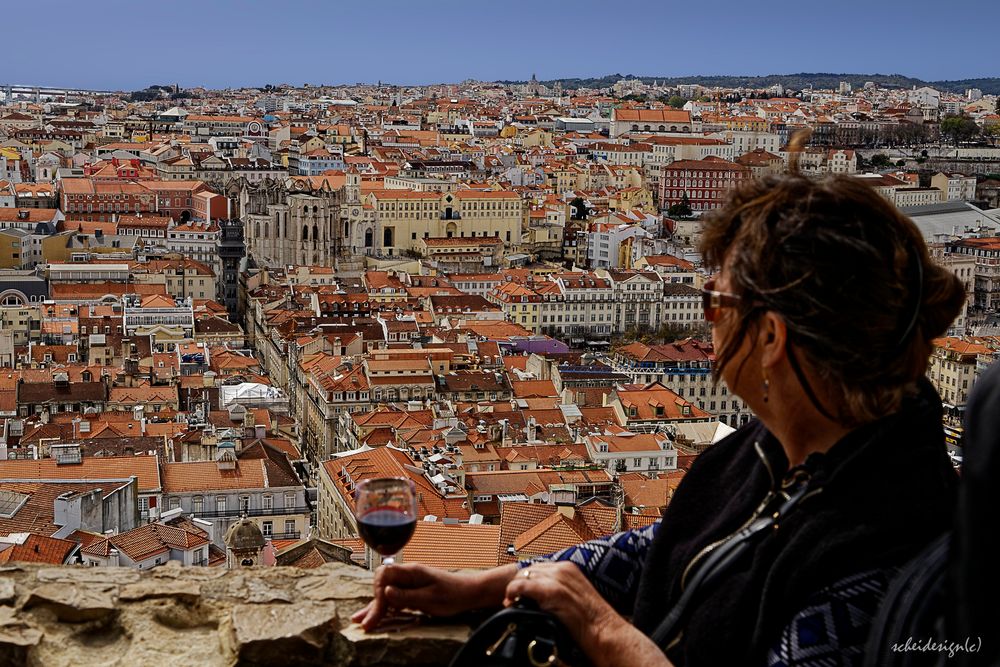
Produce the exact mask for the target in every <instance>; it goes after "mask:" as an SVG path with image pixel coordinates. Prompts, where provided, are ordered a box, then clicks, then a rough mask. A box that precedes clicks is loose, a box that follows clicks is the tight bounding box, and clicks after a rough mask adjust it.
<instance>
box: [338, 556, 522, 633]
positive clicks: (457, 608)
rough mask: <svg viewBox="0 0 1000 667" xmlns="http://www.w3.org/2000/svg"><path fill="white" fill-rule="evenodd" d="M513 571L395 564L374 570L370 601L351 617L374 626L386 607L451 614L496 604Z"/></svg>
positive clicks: (509, 567) (513, 568)
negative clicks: (456, 569)
mask: <svg viewBox="0 0 1000 667" xmlns="http://www.w3.org/2000/svg"><path fill="white" fill-rule="evenodd" d="M515 572H516V566H514V565H505V566H503V567H498V568H493V569H492V570H487V571H485V572H476V573H457V572H448V571H446V570H439V569H436V568H432V567H427V566H425V565H418V564H415V563H414V564H406V563H402V564H398V565H396V564H394V565H389V566H385V565H383V566H382V567H380V568H378V569H377V570H376V571H375V592H374V597H373V598H372V601H371V602H369V603H368V604H367V605H366V606H365V607H364V608H363V609H360V610H359V611H357V612H356V613H355V614H354V615H353V616H351V620H352V621H354V622H355V623H360V624H361V627H363V628H364V629H365V631H369V632H370V631H371V630H374V629H375V627H376V626H377V625H378V623H379V621H380V620H382V618H383V617H384V616H385V614H386V612H387V611H388V610H389V609H413V610H415V611H422V612H424V613H427V614H431V615H432V616H451V615H453V614H459V613H461V612H463V611H469V610H470V609H479V608H483V607H489V606H498V605H499V604H500V602H501V600H502V599H503V591H504V587H506V585H507V582H509V581H510V579H511V577H513V576H514V574H515Z"/></svg>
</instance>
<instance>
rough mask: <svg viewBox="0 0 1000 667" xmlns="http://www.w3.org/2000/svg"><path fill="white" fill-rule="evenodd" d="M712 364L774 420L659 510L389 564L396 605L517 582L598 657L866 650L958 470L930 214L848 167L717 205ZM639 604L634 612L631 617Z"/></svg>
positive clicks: (955, 298)
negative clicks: (464, 564) (932, 373)
mask: <svg viewBox="0 0 1000 667" xmlns="http://www.w3.org/2000/svg"><path fill="white" fill-rule="evenodd" d="M701 246H702V248H701V249H702V253H703V256H704V259H705V262H706V264H707V265H709V266H711V267H713V268H715V269H717V270H718V273H717V274H716V277H715V279H714V282H713V283H710V284H707V285H706V290H705V306H706V313H705V314H706V318H707V319H708V320H709V321H711V322H712V324H713V329H712V337H713V341H714V344H715V350H716V355H717V356H716V362H715V372H716V376H717V377H721V378H722V379H723V380H725V382H726V384H727V385H728V386H729V387H730V389H731V390H732V391H733V392H734V393H736V394H737V395H739V396H740V397H741V398H743V400H744V401H746V403H747V404H748V405H749V406H750V407H751V408H752V410H753V412H754V414H755V415H756V416H757V419H756V420H754V421H752V422H751V423H749V424H747V425H746V426H744V427H742V428H740V429H739V430H738V431H737V432H735V433H733V434H731V435H730V436H729V437H727V438H726V439H724V440H722V441H720V442H719V443H717V444H716V445H714V446H713V447H710V448H709V449H708V450H707V451H705V452H704V453H703V454H702V455H701V456H699V457H698V459H697V460H696V461H695V463H694V464H693V465H692V467H691V470H690V471H689V473H688V474H687V476H686V477H685V478H684V480H683V482H682V483H681V485H680V486H679V487H678V489H677V491H676V493H675V494H674V497H673V499H672V500H671V503H670V505H669V507H668V508H667V510H666V511H665V512H664V515H663V518H662V521H661V522H660V523H658V524H656V525H654V527H652V528H650V529H647V530H645V531H638V532H630V533H622V534H620V535H617V536H613V537H612V538H608V539H605V540H599V541H596V542H595V543H591V544H585V545H580V546H579V547H573V548H571V549H568V550H566V551H565V552H563V553H560V554H554V555H553V556H551V557H549V558H548V559H545V560H544V562H537V563H521V564H518V565H509V566H506V567H501V568H496V569H494V570H491V571H488V572H485V573H477V574H456V573H446V572H439V571H436V570H431V569H429V568H423V567H419V566H398V567H396V566H394V567H392V568H388V569H385V568H383V569H381V570H380V571H379V572H377V573H376V577H375V598H374V600H373V602H372V603H371V605H369V606H368V607H366V608H365V609H364V610H362V611H361V612H359V613H358V615H356V617H355V619H356V620H358V621H360V622H361V623H362V625H363V626H364V627H365V628H366V629H371V628H373V627H374V626H375V624H376V623H377V621H378V619H379V618H380V617H381V616H382V614H383V613H384V611H385V609H386V607H387V606H391V607H396V608H402V607H409V608H414V609H421V610H424V611H426V612H428V613H431V614H448V613H455V612H458V611H462V610H466V609H472V608H477V607H484V606H489V605H491V604H499V603H501V602H503V603H504V604H510V603H511V601H512V600H514V599H516V598H517V597H518V596H527V597H531V598H533V599H534V600H536V601H537V602H538V603H539V605H540V606H541V607H542V608H543V609H546V610H549V611H551V612H553V613H555V614H556V615H557V616H558V617H559V618H560V619H561V620H562V621H563V622H564V623H565V624H566V625H567V627H568V628H569V630H570V632H571V633H572V634H573V636H574V638H575V639H576V641H578V642H579V644H580V645H581V647H582V648H583V649H584V651H585V652H586V653H587V655H588V656H589V657H590V658H591V659H592V661H593V663H594V664H595V665H605V664H607V665H610V664H643V665H647V664H648V665H668V664H675V665H684V666H696V665H809V664H850V663H851V662H852V661H853V660H856V659H857V656H858V655H859V654H861V653H862V652H863V649H864V643H865V639H866V637H867V630H868V624H869V623H870V620H871V614H872V613H873V611H874V609H875V608H876V607H877V604H878V601H879V600H880V598H881V595H882V594H883V592H884V590H885V586H886V581H887V579H888V578H889V577H890V576H891V575H892V573H893V568H895V567H897V566H898V565H900V564H902V563H903V562H904V561H905V560H906V559H907V558H909V557H910V556H912V555H913V554H915V553H916V552H917V551H918V550H919V549H920V547H921V546H923V545H924V544H925V543H926V542H928V541H929V540H930V539H931V538H932V537H934V536H936V535H937V534H939V533H940V532H941V531H942V530H944V529H945V528H946V527H947V525H948V524H949V520H950V517H951V515H952V509H953V496H954V492H955V488H956V483H957V477H956V475H955V472H954V470H953V468H952V466H951V464H950V462H949V460H948V457H947V455H946V453H945V446H944V437H943V432H942V428H941V405H940V399H939V398H938V397H937V394H936V392H935V391H934V390H933V388H931V386H930V385H929V383H927V381H926V380H925V379H924V377H923V376H924V373H925V371H926V367H927V361H928V357H929V355H930V352H931V340H932V339H933V338H935V337H937V336H940V335H942V334H943V333H944V332H945V331H946V330H947V328H948V326H949V325H950V323H951V322H952V321H953V320H954V318H955V316H956V315H957V314H958V312H959V310H960V309H961V308H962V307H963V305H964V302H965V292H964V289H963V287H962V285H961V283H960V282H959V280H958V279H957V278H956V277H955V276H953V275H952V274H951V273H949V272H948V271H946V270H944V269H942V268H940V267H938V266H937V265H935V264H933V263H932V262H931V260H930V258H929V256H928V253H927V249H926V247H925V245H924V242H923V239H922V237H921V235H920V233H919V231H918V230H917V229H916V227H915V226H914V225H913V223H912V222H911V221H910V220H908V219H907V218H905V217H904V216H903V215H901V214H900V213H899V212H898V211H897V210H896V208H895V207H894V206H892V205H891V204H889V203H887V202H886V201H885V200H884V199H883V198H882V197H880V196H879V195H877V194H876V193H875V192H874V191H873V190H872V189H871V188H869V187H868V186H867V185H865V184H863V183H861V182H860V181H858V180H857V179H853V178H850V177H831V178H824V179H821V180H818V181H813V180H809V179H807V178H804V177H801V176H782V177H769V178H765V179H762V180H757V181H752V182H750V183H748V184H746V185H744V186H743V187H741V188H739V189H738V190H736V191H734V192H733V193H732V194H731V195H730V196H729V198H728V200H727V203H726V205H725V206H724V207H723V208H722V209H720V210H719V211H717V212H716V213H715V214H714V215H712V216H711V217H710V218H709V219H707V220H706V223H705V226H704V229H703V235H702V242H701ZM792 494H797V495H798V496H799V497H801V501H800V502H799V503H798V505H797V507H795V509H794V510H791V511H790V512H789V513H788V515H787V517H783V518H782V520H781V522H780V525H778V527H777V528H776V529H774V530H773V531H770V532H769V533H768V534H767V535H766V536H765V537H764V538H763V539H762V540H761V541H760V542H759V543H757V544H756V545H755V546H754V548H753V549H752V551H751V552H750V553H748V554H746V555H745V556H744V557H742V558H741V559H740V560H739V561H737V562H736V563H735V564H734V565H733V566H732V567H730V568H729V569H728V570H727V571H726V572H725V573H724V574H723V575H722V576H721V577H720V578H719V579H718V580H716V581H714V582H713V583H712V584H711V585H710V586H708V587H707V588H706V589H705V590H699V591H698V593H697V595H696V596H695V598H694V600H693V603H692V605H691V613H690V615H689V616H688V617H687V618H686V619H685V620H684V622H683V624H682V627H681V628H680V629H679V630H678V631H676V632H673V633H671V634H670V635H669V636H668V637H666V638H665V639H664V640H663V641H662V643H661V644H660V645H658V644H656V643H654V642H653V641H652V640H650V639H649V636H650V635H652V634H654V632H655V631H656V629H657V627H658V626H659V625H660V623H661V621H662V620H663V619H664V618H666V617H667V615H668V613H669V612H670V610H671V609H672V608H673V607H674V605H675V604H676V602H677V600H678V598H679V597H680V595H681V593H682V591H683V590H684V587H685V585H686V583H688V581H687V579H688V577H689V576H690V575H691V573H692V572H694V571H696V570H697V568H698V567H699V565H700V564H701V562H702V561H703V560H704V559H705V558H706V557H707V555H708V554H709V553H711V552H712V550H713V549H715V548H717V547H718V545H719V544H720V543H721V542H725V541H726V539H727V538H728V537H730V536H731V535H732V534H733V533H734V532H735V531H737V530H739V529H740V528H741V527H742V526H744V525H746V524H747V523H748V522H749V521H750V520H751V519H752V518H754V517H756V516H760V515H761V514H763V515H764V516H767V515H769V514H770V512H771V511H773V508H774V502H775V501H776V500H778V501H780V500H782V499H783V498H785V497H787V496H789V495H792ZM622 614H630V615H631V617H632V622H629V621H628V620H626V618H625V617H624V616H622Z"/></svg>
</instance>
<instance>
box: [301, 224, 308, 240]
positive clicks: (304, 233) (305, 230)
mask: <svg viewBox="0 0 1000 667" xmlns="http://www.w3.org/2000/svg"><path fill="white" fill-rule="evenodd" d="M302 240H303V241H308V240H309V225H302Z"/></svg>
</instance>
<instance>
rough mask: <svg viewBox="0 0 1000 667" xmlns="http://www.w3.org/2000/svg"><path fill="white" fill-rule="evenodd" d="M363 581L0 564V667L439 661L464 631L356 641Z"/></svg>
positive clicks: (427, 628)
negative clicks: (356, 615)
mask: <svg viewBox="0 0 1000 667" xmlns="http://www.w3.org/2000/svg"><path fill="white" fill-rule="evenodd" d="M370 596H371V573H369V572H368V571H366V570H363V569H361V568H358V567H355V566H351V565H343V564H333V563H331V564H328V565H324V566H323V567H321V568H318V569H315V570H300V569H296V568H284V567H271V568H253V569H240V570H225V569H221V568H201V567H186V568H185V567H180V566H178V565H174V564H168V565H166V566H163V567H158V568H156V569H153V570H149V571H139V570H132V569H127V568H96V567H95V568H84V567H40V566H33V565H15V566H12V567H3V568H0V667H6V666H8V665H31V666H39V667H41V666H44V667H64V666H65V667H69V666H70V665H72V666H74V667H81V666H85V665H121V666H122V667H124V666H128V667H133V666H135V667H144V666H146V665H151V666H154V667H167V666H174V665H177V666H185V665H192V666H195V665H197V666H198V667H215V666H217V665H218V666H223V665H224V666H230V665H282V666H285V665H289V666H290V665H351V666H354V665H357V666H361V665H446V664H448V661H449V660H450V658H451V656H452V655H453V654H454V652H455V651H456V650H457V649H458V647H459V646H460V645H461V643H462V642H463V641H464V640H465V638H466V637H467V636H468V628H467V627H465V626H455V625H442V624H430V623H428V624H425V625H422V626H418V627H415V628H412V629H409V630H406V631H403V632H394V633H374V634H369V635H366V634H365V633H364V632H363V631H362V630H361V629H360V628H359V627H357V626H356V625H352V624H351V621H350V616H351V614H352V613H353V612H354V611H356V610H357V609H359V608H361V607H362V606H363V605H364V604H366V603H367V602H368V600H369V599H370Z"/></svg>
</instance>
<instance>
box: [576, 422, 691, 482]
mask: <svg viewBox="0 0 1000 667" xmlns="http://www.w3.org/2000/svg"><path fill="white" fill-rule="evenodd" d="M583 443H584V444H585V445H586V446H587V453H588V454H589V455H590V458H591V459H592V460H593V461H594V462H595V463H597V464H598V465H602V466H604V467H605V468H606V469H607V471H608V472H610V473H615V472H645V473H650V472H653V473H659V472H662V471H667V470H676V469H677V450H676V449H674V446H673V443H671V442H670V439H669V438H667V437H666V436H665V435H662V434H658V433H629V432H626V433H621V434H619V435H589V436H587V437H585V438H584V439H583Z"/></svg>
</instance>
